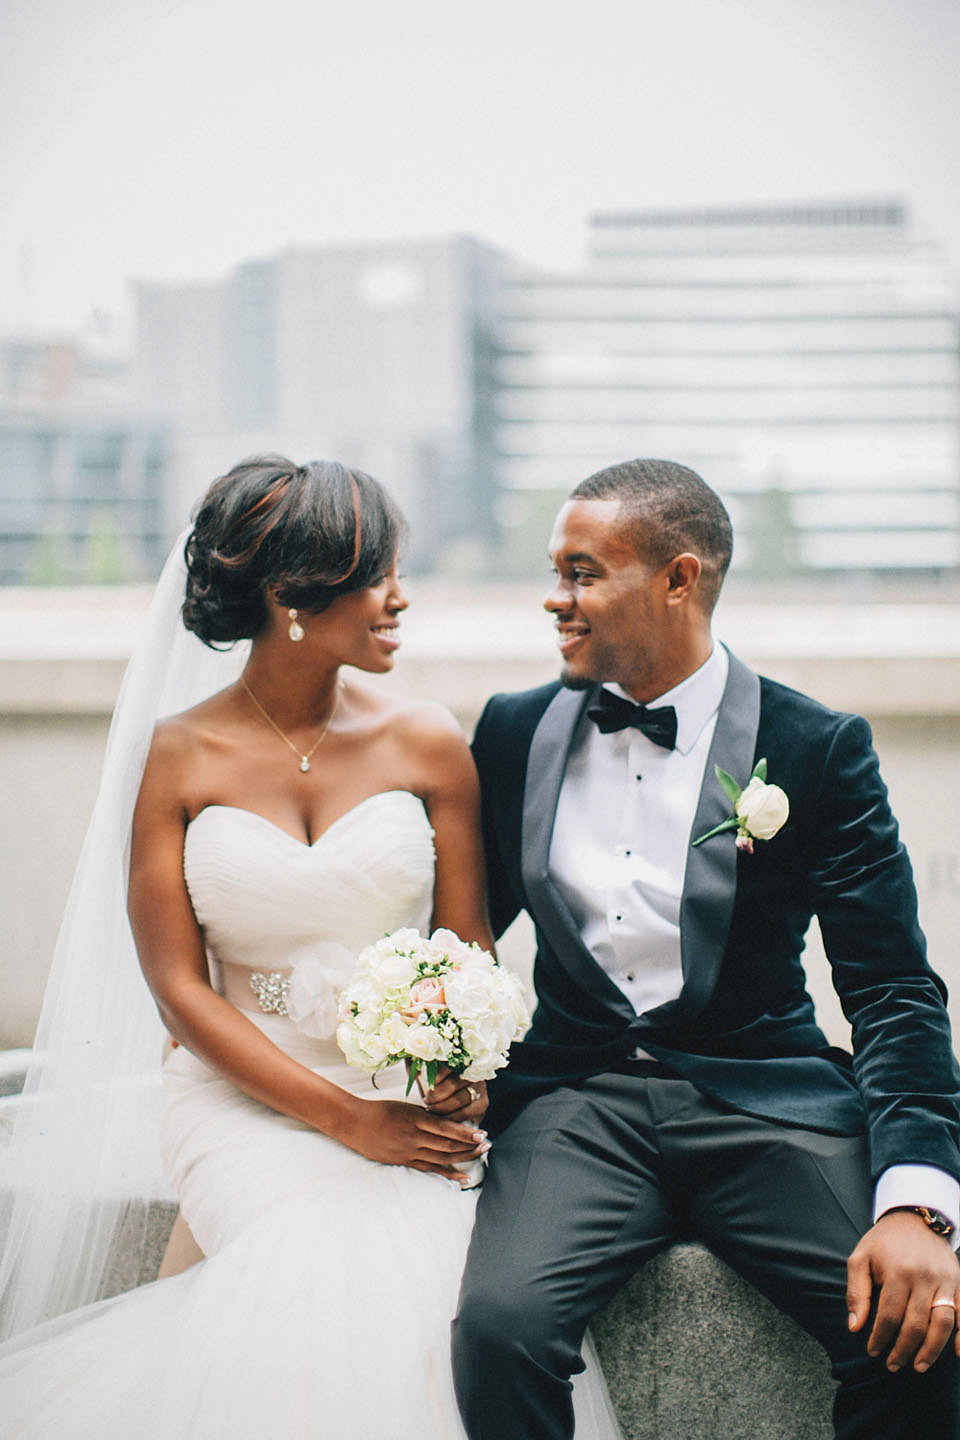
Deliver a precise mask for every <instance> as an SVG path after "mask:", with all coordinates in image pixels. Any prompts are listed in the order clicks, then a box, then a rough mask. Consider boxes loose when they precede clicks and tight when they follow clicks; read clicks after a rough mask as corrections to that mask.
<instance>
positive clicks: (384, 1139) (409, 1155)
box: [339, 1100, 490, 1181]
mask: <svg viewBox="0 0 960 1440" xmlns="http://www.w3.org/2000/svg"><path fill="white" fill-rule="evenodd" d="M359 1107H360V1108H359V1109H358V1110H357V1111H355V1112H354V1119H353V1123H352V1124H351V1125H350V1126H349V1127H348V1129H347V1131H345V1133H343V1134H342V1135H341V1136H340V1137H339V1138H340V1139H342V1140H343V1141H344V1143H345V1144H347V1145H349V1146H350V1148H351V1149H352V1150H357V1151H359V1153H360V1154H361V1155H365V1156H366V1157H367V1159H368V1160H379V1161H380V1163H381V1164H382V1165H406V1166H408V1167H409V1168H410V1169H411V1170H425V1171H428V1172H429V1173H430V1174H434V1175H445V1176H446V1177H447V1178H448V1179H449V1180H457V1181H462V1180H463V1175H462V1174H461V1173H460V1172H459V1171H458V1170H456V1169H454V1166H455V1165H458V1164H462V1163H463V1162H464V1161H466V1160H476V1159H477V1158H478V1157H479V1156H480V1155H482V1154H483V1153H484V1152H485V1151H486V1150H489V1148H490V1145H489V1142H488V1140H487V1137H486V1135H485V1134H484V1132H483V1131H482V1130H478V1129H477V1128H476V1127H475V1126H473V1125H466V1124H461V1123H460V1122H459V1121H454V1120H446V1119H444V1118H443V1117H442V1116H439V1115H433V1114H431V1112H430V1111H429V1110H426V1109H424V1108H423V1106H422V1105H411V1104H408V1103H407V1102H406V1101H403V1100H361V1101H360V1102H359Z"/></svg>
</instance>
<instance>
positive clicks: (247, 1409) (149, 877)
mask: <svg viewBox="0 0 960 1440" xmlns="http://www.w3.org/2000/svg"><path fill="white" fill-rule="evenodd" d="M403 537H404V524H403V521H402V518H401V517H400V515H399V513H398V512H397V510H396V508H395V506H394V505H393V503H392V502H391V500H390V499H389V497H388V496H387V495H386V494H385V492H384V491H383V490H382V489H381V487H380V486H379V485H378V484H377V482H376V481H374V480H372V479H371V478H370V477H369V476H366V475H364V474H362V473H360V472H357V471H353V472H351V471H348V470H346V469H344V468H343V467H342V466H340V465H337V464H332V463H313V464H310V465H307V466H303V467H298V466H296V465H294V464H292V463H291V462H290V461H287V460H285V459H283V458H282V457H279V456H266V457H260V458H257V459H255V460H251V461H248V462H245V463H243V464H241V465H238V466H236V467H235V468H234V469H233V470H231V471H230V472H229V473H228V474H227V475H226V476H224V477H223V478H222V479H220V480H218V481H216V482H215V483H214V484H213V486H211V488H210V490H209V491H208V493H207V495H206V496H205V498H204V500H203V501H202V502H201V505H200V508H199V510H198V512H197V516H196V520H195V523H194V526H193V529H192V531H191V533H190V535H189V538H188V539H187V542H186V547H185V557H186V584H185V599H184V598H183V595H184V588H183V568H182V564H181V563H180V562H179V559H178V557H176V556H174V557H172V560H171V562H168V568H167V571H166V572H165V575H164V577H163V578H162V579H161V582H160V585H159V587H158V593H157V597H156V598H155V602H154V607H153V613H152V617H151V620H150V622H149V623H148V628H147V635H146V637H145V640H144V642H143V644H142V645H141V647H140V648H139V650H138V655H137V656H136V657H135V659H134V661H133V663H132V665H131V668H130V672H129V674H128V679H127V681H125V687H124V692H123V693H122V695H121V700H120V702H119V705H118V713H117V716H116V718H115V721H114V727H113V729H112V732H111V741H110V745H109V747H108V757H107V762H106V767H105V776H104V784H103V787H102V791H101V797H100V800H99V802H98V808H97V811H96V812H95V815H94V820H93V822H92V825H91V832H90V836H89V837H88V843H87V846H86V847H85V852H84V856H83V857H82V860H81V866H80V870H79V873H78V878H77V881H76V883H75V887H74V892H73V894H72V896H71V902H70V906H69V907H68V913H67V917H66V920H65V924H64V935H63V937H62V939H61V943H60V946H59V953H58V956H57V957H56V961H55V967H54V970H53V972H52V976H51V986H50V997H49V999H48V1001H47V1002H46V1004H45V1011H44V1017H43V1019H42V1021H41V1029H40V1032H39V1036H38V1050H40V1051H41V1052H42V1055H41V1060H42V1067H41V1071H40V1074H39V1076H38V1077H37V1078H36V1079H35V1080H32V1081H31V1082H30V1084H29V1086H28V1089H27V1090H26V1091H25V1094H24V1097H23V1100H22V1101H21V1105H20V1107H19V1108H20V1109H21V1111H22V1116H21V1121H20V1129H19V1133H18V1135H17V1137H16V1142H17V1143H16V1144H15V1145H14V1147H13V1150H12V1154H11V1160H12V1164H11V1167H10V1173H11V1175H12V1177H13V1183H14V1184H15V1186H16V1188H17V1190H18V1192H19V1194H20V1200H19V1202H18V1205H17V1207H16V1208H15V1210H14V1214H13V1218H12V1220H11V1223H10V1227H9V1232H8V1238H7V1245H6V1251H5V1255H4V1262H3V1267H2V1269H0V1283H2V1284H3V1286H4V1290H3V1297H4V1298H3V1306H4V1309H3V1314H4V1320H5V1325H6V1331H7V1333H9V1334H11V1335H13V1338H12V1339H10V1340H8V1341H7V1342H6V1344H4V1345H3V1346H0V1394H2V1396H3V1402H2V1417H3V1418H2V1419H0V1435H2V1436H3V1437H4V1440H6V1437H18V1440H26V1437H44V1440H50V1437H53V1436H55V1435H56V1436H69V1437H70V1440H80V1437H85V1436H87V1435H90V1436H93V1435H97V1436H99V1435H102V1434H110V1435H112V1434H116V1435H133V1434H136V1435H137V1436H138V1440H140V1437H152V1436H156V1437H161V1436H162V1437H163V1440H169V1437H170V1436H172V1435H186V1434H193V1435H196V1436H198V1437H202V1440H215V1437H219V1436H223V1437H227V1436H230V1437H246V1436H249V1437H253V1436H262V1435H264V1434H267V1433H273V1434H279V1435H284V1436H290V1437H298V1440H299V1437H304V1440H308V1437H313V1436H316V1437H325V1440H326V1437H329V1440H373V1437H374V1436H377V1437H380V1436H389V1437H391V1440H408V1437H409V1440H420V1437H423V1440H456V1437H458V1436H462V1433H463V1432H462V1430H461V1428H460V1424H459V1420H458V1418H457V1414H456V1406H455V1402H454V1399H453V1390H452V1383H451V1380H450V1375H449V1363H448V1340H449V1336H448V1331H449V1322H450V1318H451V1317H452V1315H453V1313H454V1310H455V1308H456V1298H457V1290H458V1286H459V1276H460V1270H461V1268H462V1263H463V1258H464V1254H465V1250H466V1245H467V1242H468V1239H469V1234H470V1228H471V1224H472V1217H473V1204H474V1196H473V1194H472V1193H470V1192H469V1191H465V1190H464V1189H463V1188H462V1181H463V1178H464V1177H463V1173H462V1171H461V1170H458V1169H457V1168H456V1167H457V1166H458V1165H462V1164H463V1163H464V1162H467V1161H470V1160H472V1159H476V1158H477V1157H478V1156H480V1155H482V1154H483V1152H484V1151H485V1149H486V1148H487V1141H486V1137H485V1135H484V1132H483V1130H482V1127H481V1121H482V1117H483V1114H484V1110H485V1108H486V1096H485V1090H484V1087H483V1085H482V1084H472V1085H471V1084H468V1083H466V1082H464V1081H463V1080H461V1079H459V1078H458V1077H456V1076H453V1075H449V1074H448V1075H441V1077H440V1079H439V1081H438V1083H437V1085H436V1087H435V1089H434V1090H433V1091H432V1092H430V1093H429V1094H428V1095H427V1097H426V1103H425V1104H420V1103H414V1102H413V1101H409V1100H406V1099H405V1098H404V1079H405V1077H404V1076H403V1075H402V1073H397V1074H396V1075H394V1072H387V1074H388V1077H389V1078H387V1080H386V1081H385V1082H384V1080H383V1077H381V1079H380V1088H374V1086H373V1085H372V1082H371V1080H370V1077H369V1076H367V1075H365V1074H363V1073H362V1072H360V1071H357V1070H353V1069H351V1068H350V1067H348V1066H347V1064H346V1063H345V1061H344V1059H343V1057H342V1055H341V1054H340V1052H339V1050H338V1048H337V1045H336V1042H335V1039H334V1028H335V1020H336V996H337V991H338V988H339V987H340V986H342V985H343V984H344V983H345V981H346V980H347V979H348V978H349V975H350V971H351V966H352V964H353V962H354V961H355V959H356V956H357V954H358V953H359V951H360V950H361V949H362V948H363V947H364V946H365V945H367V944H369V943H370V942H371V941H373V940H375V939H377V938H378V937H379V936H381V935H383V934H384V933H386V932H389V931H392V930H395V929H397V928H399V927H401V926H413V927H416V928H418V929H420V930H423V931H427V930H429V929H432V928H435V927H444V928H448V929H451V930H454V931H456V932H457V933H458V934H459V935H461V936H462V937H463V938H464V939H466V940H476V941H477V942H479V943H480V944H481V945H482V946H484V947H485V948H492V938H491V935H490V931H489V927H488V923H487V919H486V911H485V902H484V896H483V862H482V854H481V848H480V842H479V838H478V836H479V824H478V795H477V785H476V779H475V775H474V772H473V767H472V762H471V760H470V756H469V751H468V749H467V746H466V743H465V741H464V739H463V736H462V734H461V732H460V730H459V728H458V727H457V725H456V724H455V722H454V721H453V719H452V717H450V716H449V714H448V713H447V712H446V711H444V710H443V709H442V708H441V707H439V706H436V705H433V704H428V703H424V702H418V703H412V702H408V701H400V700H397V699H394V698H392V697H386V696H384V695H382V694H380V693H378V692H377V691H376V690H374V689H371V688H370V687H369V686H367V685H365V684H362V683H360V682H358V681H357V680H356V679H353V678H351V679H350V680H346V681H345V680H344V679H343V678H341V673H340V672H341V668H342V667H343V666H345V665H349V666H351V667H353V668H354V669H356V670H360V671H364V672H367V673H368V674H379V673H383V672H386V671H388V670H390V669H391V668H392V666H393V663H394V655H395V653H396V650H397V648H398V644H399V638H398V619H399V616H400V614H401V612H402V611H403V610H404V609H405V608H406V605H407V600H406V597H405V595H404V592H403V588H402V585H401V582H400V579H399V577H398V574H397V555H398V551H399V549H400V546H401V543H402V540H403ZM181 600H182V622H183V625H182V627H181V626H180V625H179V624H178V622H177V617H176V612H177V610H178V609H179V607H180V602H181ZM187 632H190V634H187ZM191 636H192V637H197V638H198V639H199V640H200V641H203V642H204V646H205V647H208V648H206V649H203V648H202V647H200V646H198V645H197V644H196V640H195V639H192V638H191ZM240 641H249V642H250V643H249V646H244V647H237V646H236V642H240ZM222 646H229V647H232V648H231V650H230V651H229V653H228V654H227V655H221V654H218V653H217V647H222ZM231 672H232V673H231ZM225 680H228V681H229V683H226V684H225V685H224V681H225ZM220 687H222V688H220ZM211 691H212V692H213V693H211ZM171 697H175V700H174V703H173V704H171V703H170V700H171ZM191 701H193V702H195V703H190V702H191ZM181 705H186V706H187V708H181ZM176 709H179V713H176V714H172V715H171V714H170V712H171V711H172V710H176ZM158 715H161V716H162V715H166V716H167V718H165V719H161V720H160V722H159V723H158V724H157V725H156V727H155V729H153V720H154V719H155V718H156V716H158ZM151 730H152V732H153V733H152V739H151V738H149V737H150V732H151ZM131 811H132V819H131ZM128 837H129V849H128V854H129V862H128V875H129V881H128V892H127V901H128V907H129V926H130V929H132V935H133V938H134V941H135V945H136V953H137V955H138V957H139V961H140V966H141V968H142V972H143V976H144V977H145V979H146V982H147V986H149V991H150V992H151V993H152V998H153V1002H154V1006H155V1010H154V1009H153V1007H151V1006H150V1005H149V1004H146V1005H145V1004H144V996H146V995H147V992H146V990H145V989H144V988H143V987H142V985H140V986H139V987H138V986H137V984H136V981H135V980H134V979H133V978H132V977H133V972H134V970H135V961H134V959H133V956H132V952H131V942H130V939H129V931H128V928H127V925H126V922H125V918H124V917H123V916H122V915H120V914H119V910H120V906H121V904H122V901H123V894H122V888H121V887H120V885H119V883H118V881H119V880H122V878H123V874H124V871H125V870H126V868H127V866H126V863H125V860H124V854H125V851H126V850H127V841H128ZM147 998H148V999H149V997H147ZM156 1012H159V1016H160V1017H161V1020H162V1024H161V1023H160V1021H159V1020H157V1019H156ZM164 1031H165V1032H166V1034H167V1035H168V1036H169V1037H172V1041H173V1044H172V1047H171V1046H169V1045H168V1047H167V1049H168V1054H167V1058H166V1060H165V1062H164V1063H163V1092H164V1096H165V1099H164V1103H163V1105H162V1107H160V1118H159V1120H157V1121H156V1125H155V1139H156V1143H157V1145H158V1148H160V1149H161V1150H162V1153H163V1160H164V1164H165V1168H166V1171H167V1174H168V1176H169V1178H170V1180H171V1181H172V1183H173V1186H174V1189H175V1191H176V1194H177V1198H178V1200H179V1204H180V1208H181V1214H182V1215H183V1217H184V1219H185V1221H186V1223H187V1225H188V1226H189V1227H190V1229H191V1231H192V1232H193V1235H194V1236H195V1237H196V1240H197V1242H198V1244H199V1246H200V1248H201V1250H202V1251H203V1253H204V1255H205V1256H206V1257H207V1258H205V1259H204V1260H203V1261H201V1262H200V1263H198V1264H197V1265H195V1266H194V1267H192V1268H191V1269H189V1270H187V1271H185V1272H184V1273H182V1274H180V1275H176V1276H173V1277H171V1278H169V1279H164V1280H160V1281H156V1282H154V1283H152V1284H148V1285H144V1286H142V1287H141V1288H139V1289H136V1290H133V1291H131V1292H129V1293H127V1294H124V1295H121V1296H115V1297H113V1298H110V1299H105V1300H99V1301H98V1302H97V1303H93V1304H84V1302H86V1301H91V1300H95V1298H96V1297H97V1296H100V1295H104V1294H109V1293H110V1290H111V1288H116V1286H113V1287H111V1282H110V1264H111V1256H112V1252H113V1250H114V1249H115V1247H116V1242H117V1237H118V1234H119V1233H120V1232H121V1231H122V1233H123V1235H124V1243H125V1244H126V1245H127V1246H128V1247H129V1244H130V1241H131V1232H132V1231H135V1230H136V1229H137V1218H138V1216H141V1217H142V1213H143V1212H142V1209H140V1210H138V1209H137V1207H136V1203H135V1202H134V1203H133V1207H132V1209H131V1201H130V1199H129V1198H127V1199H126V1200H124V1201H122V1202H121V1201H120V1200H119V1199H118V1197H119V1196H126V1197H130V1196H131V1195H139V1196H141V1197H148V1196H149V1194H150V1193H151V1187H152V1186H153V1188H155V1182H154V1181H153V1180H152V1179H151V1178H150V1172H151V1163H152V1162H151V1160H150V1159H149V1158H145V1155H144V1152H145V1151H146V1152H148V1153H149V1152H151V1151H152V1148H153V1146H152V1143H147V1142H148V1141H150V1139H151V1135H152V1134H153V1133H154V1120H153V1118H152V1117H153V1116H154V1114H155V1108H156V1107H154V1105H153V1104H152V1101H153V1098H154V1094H155V1090H154V1087H153V1086H152V1084H151V1080H150V1070H151V1061H153V1062H154V1063H159V1057H160V1053H161V1042H162V1037H163V1032H164ZM51 1157H52V1158H51ZM143 1203H147V1202H146V1200H145V1199H144V1202H143ZM131 1217H132V1218H131ZM139 1228H140V1232H141V1235H145V1233H146V1232H145V1227H144V1226H143V1225H142V1223H141V1224H140V1226H139ZM77 1306H82V1307H83V1308H79V1309H78V1308H75V1307H77ZM61 1312H66V1313H61ZM51 1317H55V1318H51ZM39 1321H43V1322H44V1323H42V1324H38V1323H37V1322H39ZM25 1327H31V1328H25ZM17 1332H20V1333H17ZM584 1379H585V1382H586V1383H582V1382H581V1384H580V1386H579V1387H578V1425H579V1428H578V1432H577V1433H578V1440H579V1437H581V1436H586V1437H590V1440H606V1437H608V1436H613V1435H614V1434H615V1433H616V1432H615V1425H614V1422H613V1420H612V1418H611V1417H610V1413H609V1408H608V1402H607V1401H606V1398H605V1392H604V1390H603V1384H602V1380H601V1378H600V1377H599V1374H598V1373H597V1371H596V1369H595V1367H594V1368H591V1370H588V1372H587V1376H586V1377H584ZM491 1403H492V1404H495V1403H496V1402H495V1398H494V1397H491Z"/></svg>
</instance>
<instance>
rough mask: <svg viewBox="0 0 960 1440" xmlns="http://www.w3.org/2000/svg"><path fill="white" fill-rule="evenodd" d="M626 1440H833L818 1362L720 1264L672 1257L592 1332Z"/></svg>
mask: <svg viewBox="0 0 960 1440" xmlns="http://www.w3.org/2000/svg"><path fill="white" fill-rule="evenodd" d="M590 1328H591V1331H592V1333H593V1338H594V1342H595V1344H596V1347H597V1351H598V1353H599V1355H600V1359H601V1361H602V1364H603V1369H604V1374H605V1375H606V1377H607V1383H608V1384H609V1387H610V1393H611V1395H612V1396H613V1399H614V1401H615V1403H616V1406H617V1410H618V1413H619V1415H620V1423H621V1425H622V1426H623V1432H624V1437H625V1440H690V1437H691V1436H694V1435H708V1436H710V1437H711V1440H831V1437H832V1436H833V1425H832V1422H831V1419H830V1412H831V1406H832V1402H833V1393H834V1388H835V1387H834V1382H833V1380H832V1379H831V1376H830V1364H829V1361H828V1359H827V1356H826V1354H825V1352H824V1351H823V1350H822V1349H821V1347H820V1346H819V1345H818V1344H817V1342H816V1341H815V1340H812V1339H811V1338H810V1336H809V1335H806V1334H805V1333H804V1332H803V1331H802V1330H800V1329H799V1328H798V1326H796V1325H795V1324H794V1323H793V1321H792V1320H789V1319H788V1318H787V1317H786V1316H785V1315H782V1314H781V1313H780V1312H779V1311H778V1310H777V1309H776V1308H775V1307H774V1306H773V1305H771V1304H770V1302H769V1301H768V1300H766V1299H764V1297H763V1296H762V1295H760V1294H758V1293H757V1291H756V1290H754V1289H753V1287H752V1286H751V1285H748V1284H747V1282H746V1281H745V1280H741V1278H740V1276H739V1275H737V1274H735V1273H734V1271H733V1270H731V1269H730V1267H729V1266H727V1265H725V1264H724V1263H723V1261H721V1260H718V1259H717V1258H716V1256H715V1255H712V1254H711V1253H710V1251H708V1250H706V1249H704V1247H703V1246H702V1245H698V1244H689V1243H687V1244H681V1245H675V1246H674V1247H673V1248H672V1249H670V1250H667V1251H665V1252H664V1254H662V1255H659V1256H658V1257H657V1258H656V1259H655V1260H652V1261H650V1263H649V1264H648V1265H646V1266H645V1267H644V1269H643V1270H641V1271H639V1272H638V1273H637V1274H636V1275H634V1276H633V1278H632V1279H631V1280H629V1281H628V1282H627V1284H626V1285H625V1286H624V1287H623V1289H622V1290H621V1291H620V1293H619V1294H618V1295H617V1296H616V1297H615V1298H614V1299H613V1300H612V1301H611V1302H610V1304H609V1305H607V1306H606V1308H605V1309H604V1310H602V1311H601V1312H600V1313H599V1314H598V1315H597V1316H596V1317H595V1318H594V1321H593V1324H592V1325H591V1327H590Z"/></svg>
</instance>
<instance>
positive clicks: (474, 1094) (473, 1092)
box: [467, 1085, 937, 1309]
mask: <svg viewBox="0 0 960 1440" xmlns="http://www.w3.org/2000/svg"><path fill="white" fill-rule="evenodd" d="M467 1094H468V1095H469V1096H470V1099H471V1100H472V1101H473V1102H474V1103H476V1102H477V1101H478V1100H479V1099H480V1091H479V1090H478V1089H477V1087H476V1085H468V1086H467ZM933 1303H934V1305H936V1304H937V1301H936V1300H935V1301H934V1302H933ZM932 1308H933V1307H932V1306H931V1309H932Z"/></svg>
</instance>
